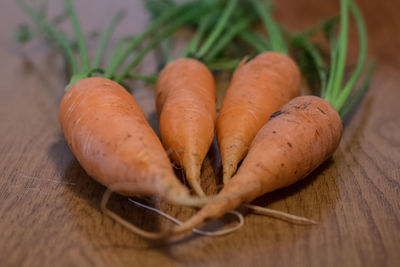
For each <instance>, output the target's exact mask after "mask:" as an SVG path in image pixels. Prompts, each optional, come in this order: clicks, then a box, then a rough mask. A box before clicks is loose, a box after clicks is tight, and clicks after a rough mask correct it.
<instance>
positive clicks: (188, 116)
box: [156, 59, 216, 196]
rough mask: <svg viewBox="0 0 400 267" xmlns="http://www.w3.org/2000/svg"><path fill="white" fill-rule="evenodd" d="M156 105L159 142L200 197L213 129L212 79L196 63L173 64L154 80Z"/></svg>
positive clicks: (199, 63)
mask: <svg viewBox="0 0 400 267" xmlns="http://www.w3.org/2000/svg"><path fill="white" fill-rule="evenodd" d="M156 101H157V111H158V113H159V115H160V132H161V138H162V142H163V144H164V146H165V148H166V150H167V151H170V152H171V158H172V159H173V161H174V162H175V163H177V164H179V165H181V166H183V168H184V169H185V173H186V177H187V180H188V182H189V184H190V185H191V187H192V188H193V189H194V190H195V192H196V193H197V194H198V195H200V196H203V195H204V193H203V190H202V189H201V186H200V170H201V165H202V162H203V160H204V158H205V156H206V154H207V152H208V150H209V148H210V145H211V142H212V139H213V136H214V129H215V118H216V105H215V85H214V78H213V76H212V74H211V73H210V71H209V70H208V69H207V67H206V66H205V65H203V64H202V63H201V62H199V61H197V60H194V59H179V60H175V61H174V62H172V63H171V64H169V65H168V66H167V67H166V68H165V69H164V70H163V71H162V72H161V74H160V76H159V78H158V81H157V100H156Z"/></svg>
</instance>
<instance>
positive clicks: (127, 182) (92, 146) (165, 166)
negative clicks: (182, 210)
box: [59, 78, 188, 204]
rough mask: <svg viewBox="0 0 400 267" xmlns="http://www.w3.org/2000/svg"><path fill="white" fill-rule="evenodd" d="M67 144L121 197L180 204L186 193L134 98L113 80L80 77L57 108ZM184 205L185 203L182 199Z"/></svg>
mask: <svg viewBox="0 0 400 267" xmlns="http://www.w3.org/2000/svg"><path fill="white" fill-rule="evenodd" d="M59 121H60V125H61V129H62V131H63V133H64V136H65V139H66V140H67V142H68V145H69V147H70V148H71V150H72V152H73V153H74V155H75V157H76V158H77V160H78V161H79V163H80V165H81V166H82V167H83V168H84V169H85V171H86V172H87V173H88V175H89V176H91V177H92V178H94V179H95V180H96V181H98V182H100V183H101V184H103V185H105V186H106V187H108V188H110V189H111V190H112V191H115V192H118V193H120V194H123V195H128V196H136V195H156V196H159V197H161V198H164V199H166V200H168V201H170V202H171V203H175V204H178V203H179V204H183V203H184V202H185V201H184V199H185V198H186V197H188V191H187V190H186V188H185V187H184V186H183V185H182V184H180V183H179V181H178V180H177V179H176V178H175V175H174V172H173V170H172V167H171V164H170V162H169V160H168V157H167V155H166V153H165V151H164V149H163V147H162V145H161V142H160V141H159V139H158V137H157V135H156V134H155V133H154V131H153V130H152V128H151V127H150V125H149V124H148V123H147V120H146V117H145V116H144V114H143V112H142V111H141V109H140V108H139V106H138V105H137V103H136V101H135V100H134V98H133V97H132V96H131V95H130V94H129V93H128V92H127V91H126V90H125V89H124V88H123V87H122V86H121V85H119V84H118V83H116V82H114V81H111V80H109V79H105V78H86V79H83V80H80V81H78V82H76V83H75V84H74V85H72V86H71V87H70V88H69V90H68V91H67V92H66V94H65V95H64V97H63V99H62V101H61V104H60V112H59ZM185 204H186V203H185Z"/></svg>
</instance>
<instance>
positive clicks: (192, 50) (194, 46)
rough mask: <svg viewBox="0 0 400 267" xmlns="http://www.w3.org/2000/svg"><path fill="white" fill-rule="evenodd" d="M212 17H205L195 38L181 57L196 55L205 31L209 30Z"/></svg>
mask: <svg viewBox="0 0 400 267" xmlns="http://www.w3.org/2000/svg"><path fill="white" fill-rule="evenodd" d="M211 17H212V16H211V15H208V16H205V17H204V18H203V19H201V20H200V23H199V28H198V30H197V32H196V34H195V36H194V37H193V38H192V40H191V41H190V43H189V45H187V46H186V49H185V50H184V51H183V53H182V55H181V57H182V58H185V57H188V56H189V55H194V54H195V53H196V51H197V49H198V47H199V45H200V42H201V39H202V38H203V35H204V33H205V31H206V30H207V27H208V25H209V24H210V21H211Z"/></svg>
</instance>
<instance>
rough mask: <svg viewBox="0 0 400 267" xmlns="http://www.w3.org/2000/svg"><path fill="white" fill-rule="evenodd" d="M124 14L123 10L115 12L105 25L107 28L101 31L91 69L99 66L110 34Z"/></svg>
mask: <svg viewBox="0 0 400 267" xmlns="http://www.w3.org/2000/svg"><path fill="white" fill-rule="evenodd" d="M124 16H125V13H124V12H123V11H119V12H117V13H116V14H115V15H114V17H113V18H112V19H111V21H110V23H109V24H108V25H107V28H106V29H105V30H104V31H103V33H102V35H101V37H100V41H99V45H98V47H97V51H96V54H95V57H94V61H93V65H92V68H93V69H97V68H98V67H99V66H100V63H101V60H102V58H103V55H104V51H105V49H106V47H107V44H108V42H109V41H110V38H111V35H112V33H113V32H114V29H115V28H116V27H117V25H118V24H119V23H120V22H121V20H122V18H123V17H124Z"/></svg>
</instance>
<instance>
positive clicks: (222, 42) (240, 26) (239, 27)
mask: <svg viewBox="0 0 400 267" xmlns="http://www.w3.org/2000/svg"><path fill="white" fill-rule="evenodd" d="M251 21H252V19H243V20H239V22H237V23H235V24H234V25H233V26H232V27H230V28H229V29H228V31H227V33H225V34H224V35H223V36H222V37H221V38H220V39H219V40H218V42H217V43H216V44H215V45H214V47H213V48H212V49H211V50H210V51H209V52H208V53H207V55H206V56H205V57H204V60H205V61H209V60H212V59H213V58H214V57H215V56H217V55H218V54H219V53H220V52H221V51H222V50H223V49H224V48H225V47H226V45H227V44H228V43H229V42H230V41H231V40H232V39H233V38H234V37H235V36H236V35H237V34H238V33H239V32H242V31H243V30H244V29H246V28H247V27H248V26H249V25H250V23H251Z"/></svg>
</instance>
